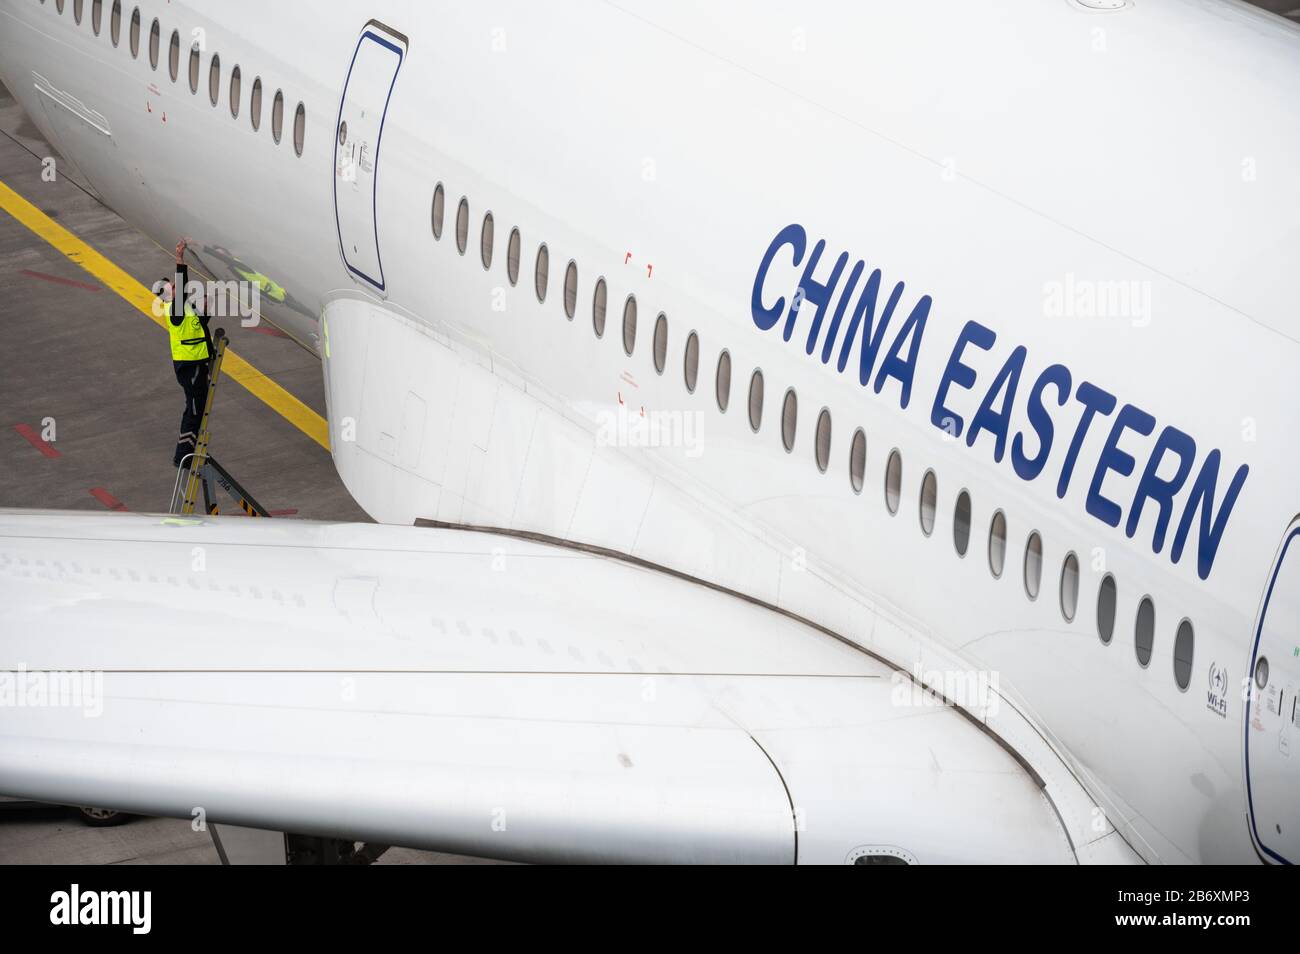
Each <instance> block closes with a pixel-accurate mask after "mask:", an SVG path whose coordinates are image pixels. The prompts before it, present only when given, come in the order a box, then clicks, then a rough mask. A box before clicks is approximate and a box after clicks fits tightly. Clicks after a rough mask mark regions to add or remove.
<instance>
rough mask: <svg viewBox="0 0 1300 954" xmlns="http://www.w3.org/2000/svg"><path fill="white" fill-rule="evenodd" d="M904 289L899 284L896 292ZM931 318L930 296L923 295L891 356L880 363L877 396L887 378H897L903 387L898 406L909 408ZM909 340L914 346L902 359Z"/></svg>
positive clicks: (887, 356) (894, 344) (895, 342)
mask: <svg viewBox="0 0 1300 954" xmlns="http://www.w3.org/2000/svg"><path fill="white" fill-rule="evenodd" d="M902 289H903V283H902V282H899V283H898V288H896V289H895V292H900V291H902ZM891 301H892V299H891ZM929 316H930V296H929V295H922V296H921V300H920V301H918V302H917V303H916V307H915V308H913V309H912V313H911V314H910V315H908V316H907V321H906V322H904V324H903V330H902V331H900V332H899V333H898V337H897V338H895V339H894V343H893V344H892V345H891V346H890V348H889V354H887V355H886V356H885V360H884V361H882V362H880V372H879V373H878V374H877V375H876V387H875V392H876V393H877V394H879V393H880V389H881V388H883V387H884V386H885V378H896V379H897V380H898V383H899V384H900V385H902V393H901V394H900V396H899V399H898V406H899V407H902V408H905V407H907V402H908V401H910V400H911V399H912V376H913V375H914V374H915V373H916V357H917V355H918V354H919V353H920V350H921V336H922V335H924V334H925V322H926V319H927V318H929ZM909 339H910V340H911V342H912V345H911V347H910V348H908V351H907V357H906V358H903V359H900V358H899V357H898V353H899V352H900V351H902V350H903V342H904V341H907V340H909Z"/></svg>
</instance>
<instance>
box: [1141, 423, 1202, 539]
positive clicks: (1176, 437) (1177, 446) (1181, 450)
mask: <svg viewBox="0 0 1300 954" xmlns="http://www.w3.org/2000/svg"><path fill="white" fill-rule="evenodd" d="M1166 453H1173V454H1177V455H1178V470H1177V472H1176V473H1175V474H1174V476H1173V477H1171V478H1169V479H1168V480H1165V479H1164V478H1162V477H1158V476H1156V474H1157V471H1159V469H1160V463H1161V461H1162V460H1163V459H1164V456H1165V454H1166ZM1195 459H1196V441H1194V440H1192V437H1191V435H1190V434H1184V433H1183V432H1182V431H1180V430H1179V429H1178V428H1176V427H1166V428H1165V429H1164V430H1163V431H1161V432H1160V436H1159V437H1157V438H1156V446H1155V448H1154V449H1153V450H1152V451H1151V457H1150V458H1149V459H1148V460H1147V466H1146V470H1144V471H1143V472H1142V480H1141V481H1139V482H1138V488H1137V493H1135V494H1134V495H1133V504H1132V506H1130V507H1129V511H1128V524H1127V525H1126V526H1125V527H1124V532H1125V533H1126V534H1127V535H1128V536H1129V537H1132V536H1133V534H1135V533H1136V532H1137V527H1138V520H1139V519H1141V517H1142V508H1143V506H1144V505H1145V504H1146V502H1147V501H1148V500H1154V501H1155V502H1156V503H1157V504H1158V505H1159V507H1160V513H1159V515H1157V517H1156V532H1155V534H1154V536H1153V537H1152V539H1151V552H1153V553H1159V552H1160V551H1161V550H1163V549H1164V546H1165V532H1166V531H1167V530H1168V529H1169V520H1170V518H1171V517H1173V515H1174V494H1176V493H1178V491H1179V490H1181V489H1182V486H1183V484H1184V483H1185V482H1186V481H1187V475H1188V474H1190V473H1191V472H1192V462H1193V461H1194V460H1195Z"/></svg>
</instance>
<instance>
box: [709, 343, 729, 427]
mask: <svg viewBox="0 0 1300 954" xmlns="http://www.w3.org/2000/svg"><path fill="white" fill-rule="evenodd" d="M713 390H714V394H715V395H716V397H717V399H718V410H719V411H721V412H722V413H723V414H726V413H727V408H728V406H730V404H731V355H730V354H728V353H727V352H726V351H723V352H722V353H721V354H719V355H718V374H717V378H716V379H715V380H714V382H713Z"/></svg>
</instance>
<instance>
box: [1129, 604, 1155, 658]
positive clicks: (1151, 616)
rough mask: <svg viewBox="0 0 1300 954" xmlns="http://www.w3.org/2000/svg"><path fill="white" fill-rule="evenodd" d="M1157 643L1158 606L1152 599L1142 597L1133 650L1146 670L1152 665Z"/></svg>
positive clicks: (1134, 628) (1134, 630)
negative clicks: (1152, 654) (1152, 656)
mask: <svg viewBox="0 0 1300 954" xmlns="http://www.w3.org/2000/svg"><path fill="white" fill-rule="evenodd" d="M1155 643H1156V605H1155V604H1154V603H1152V602H1151V597H1149V596H1144V597H1142V602H1141V603H1139V604H1138V614H1137V622H1136V624H1135V626H1134V627H1133V648H1134V650H1135V651H1136V652H1137V660H1138V665H1139V666H1141V667H1142V668H1143V669H1145V668H1146V667H1147V666H1148V665H1150V664H1151V650H1152V649H1154V648H1155Z"/></svg>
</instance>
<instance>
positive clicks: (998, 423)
mask: <svg viewBox="0 0 1300 954" xmlns="http://www.w3.org/2000/svg"><path fill="white" fill-rule="evenodd" d="M1028 353H1029V350H1028V349H1027V348H1026V347H1025V346H1024V345H1020V346H1019V347H1017V348H1016V350H1014V351H1012V352H1011V357H1009V358H1007V363H1006V364H1004V365H1003V366H1002V370H1001V371H999V372H998V376H997V377H996V378H994V379H993V385H992V386H991V387H990V388H989V390H988V393H987V394H985V395H984V400H983V401H982V402H981V403H980V409H979V410H978V411H976V412H975V416H974V417H973V418H971V422H970V433H969V434H967V435H966V446H967V447H974V446H975V438H977V437H979V433H980V431H988V432H989V433H991V434H993V436H994V438H995V439H994V442H993V459H994V460H995V461H997V462H998V463H1002V455H1003V454H1005V453H1006V450H1007V428H1009V427H1010V426H1011V408H1012V406H1013V405H1014V404H1015V400H1016V390H1017V389H1018V388H1019V387H1020V372H1021V371H1022V370H1023V369H1024V367H1025V355H1027V354H1028ZM1004 385H1005V387H1006V395H1005V396H1004V397H1003V399H1002V409H1001V410H1000V411H995V410H993V402H994V401H996V400H997V396H998V394H999V393H1001V392H1002V388H1003V386H1004Z"/></svg>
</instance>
